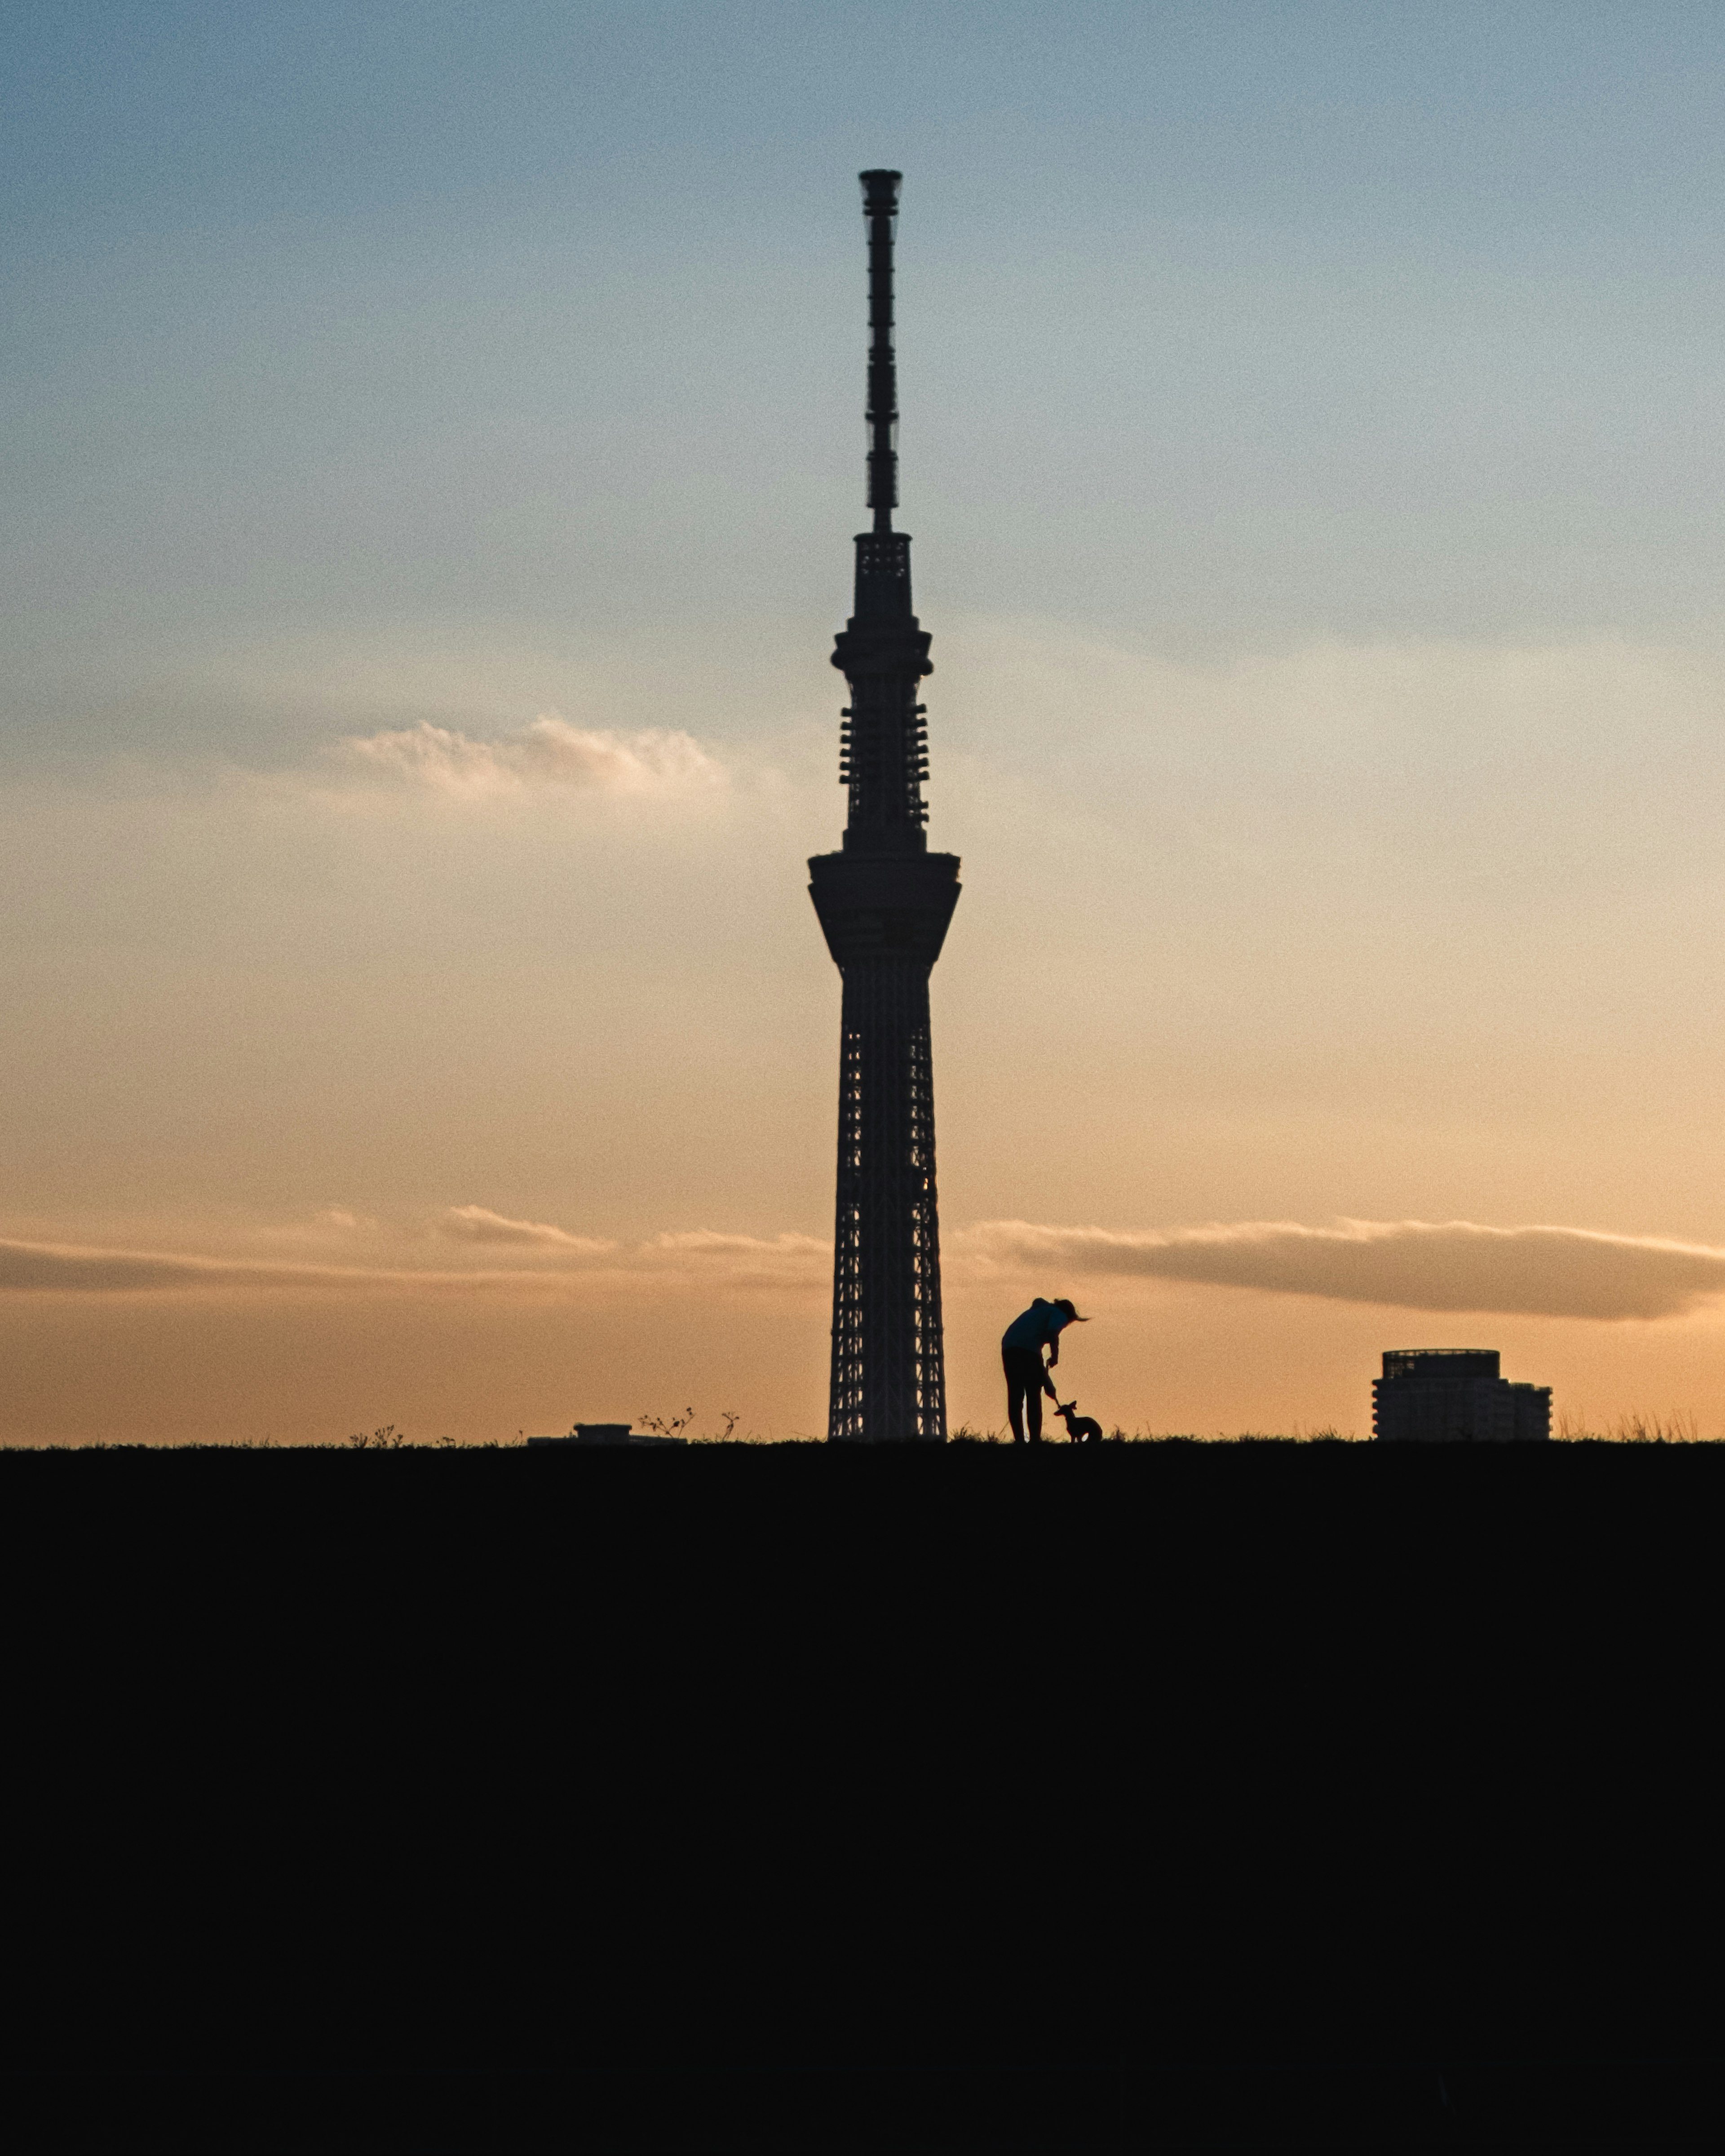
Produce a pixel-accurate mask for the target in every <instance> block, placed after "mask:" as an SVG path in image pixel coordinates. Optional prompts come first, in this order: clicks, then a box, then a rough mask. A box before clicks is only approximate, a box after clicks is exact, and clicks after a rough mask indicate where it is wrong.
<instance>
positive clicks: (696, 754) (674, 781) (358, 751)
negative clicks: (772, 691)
mask: <svg viewBox="0 0 1725 2156" xmlns="http://www.w3.org/2000/svg"><path fill="white" fill-rule="evenodd" d="M338 753H339V754H340V756H341V757H342V758H343V759H344V760H345V761H346V762H347V763H349V764H350V765H352V766H357V767H360V768H362V769H363V770H365V771H367V773H370V774H372V776H374V777H377V778H383V779H390V780H394V781H396V782H398V783H400V784H402V785H404V786H407V787H409V788H413V789H415V790H417V791H419V792H422V793H434V794H438V795H440V796H442V797H443V798H445V799H449V800H456V801H470V802H480V801H495V800H498V799H501V798H511V797H519V796H521V795H524V794H528V793H544V792H547V791H552V790H559V791H565V792H575V793H608V794H649V795H663V794H676V793H682V794H686V793H716V792H717V791H719V790H720V789H721V788H723V787H724V786H725V785H726V783H727V774H726V770H725V767H724V766H723V765H722V764H721V763H720V762H718V761H717V760H716V758H715V757H712V756H710V755H709V754H708V752H706V749H704V748H703V747H701V744H700V742H697V741H696V738H695V737H694V736H693V735H692V734H687V733H681V732H677V731H673V730H671V729H669V728H666V727H662V726H654V727H649V728H647V729H646V730H645V731H642V732H639V733H630V734H624V733H619V732H616V731H613V730H612V729H610V728H608V727H594V726H571V725H570V723H569V721H567V719H565V718H562V717H560V716H558V715H557V713H556V712H555V711H544V712H542V713H541V714H540V716H538V717H537V718H536V719H535V720H534V721H532V723H531V725H529V726H523V727H521V729H520V730H519V731H517V732H516V733H513V734H506V735H502V736H501V737H497V738H495V739H494V740H490V741H481V740H475V738H474V737H472V736H471V735H469V734H464V733H461V732H459V731H457V730H456V729H455V728H454V727H452V726H434V725H433V724H432V722H431V721H429V719H422V720H421V721H419V723H418V725H417V726H399V727H393V728H387V729H385V730H384V731H382V732H380V733H375V734H349V735H347V737H344V739H343V740H342V742H341V744H340V747H339V750H338Z"/></svg>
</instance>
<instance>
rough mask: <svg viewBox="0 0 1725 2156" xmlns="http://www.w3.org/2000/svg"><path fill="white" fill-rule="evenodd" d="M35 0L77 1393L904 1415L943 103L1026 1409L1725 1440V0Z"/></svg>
mask: <svg viewBox="0 0 1725 2156" xmlns="http://www.w3.org/2000/svg"><path fill="white" fill-rule="evenodd" d="M5 42H6V52H5V55H4V59H3V61H0V67H3V69H4V97H5V112H4V119H5V124H4V126H3V128H0V160H3V164H4V181H5V189H6V195H7V198H8V203H9V205H10V210H11V233H10V247H9V264H8V287H9V292H8V297H9V305H8V310H7V313H8V326H7V331H6V336H5V342H4V347H3V358H0V367H3V370H4V390H5V398H6V405H7V410H8V425H7V428H6V432H5V440H6V449H5V452H4V454H5V457H6V462H7V470H6V474H5V480H6V483H5V485H4V488H3V490H0V549H3V562H0V608H3V611H4V616H5V647H6V651H7V660H6V665H5V667H4V670H3V674H0V715H3V720H0V722H3V735H0V885H3V905H4V921H5V929H4V936H3V949H0V957H3V964H4V993H5V999H6V1008H7V1023H6V1025H5V1029H4V1034H3V1045H0V1055H3V1065H0V1098H3V1100H4V1103H5V1110H4V1115H3V1117H0V1438H3V1439H4V1440H8V1441H10V1442H13V1443H22V1442H36V1441H63V1442H85V1441H90V1440H95V1439H102V1438H105V1439H121V1438H136V1437H147V1438H159V1439H171V1438H174V1437H187V1438H191V1437H197V1438H213V1437H223V1438H234V1439H239V1438H251V1439H254V1440H262V1439H264V1438H266V1437H273V1438H275V1439H276V1440H279V1441H281V1442H288V1441H290V1440H307V1439H330V1438H340V1437H342V1436H344V1435H346V1434H347V1432H348V1431H350V1430H358V1429H361V1428H370V1427H372V1426H374V1425H377V1424H384V1423H394V1424H398V1425H399V1426H401V1427H403V1428H405V1429H406V1430H407V1431H408V1434H409V1435H412V1436H415V1437H424V1438H429V1437H434V1436H437V1435H444V1434H448V1435H451V1436H454V1437H456V1438H461V1439H467V1440H480V1439H485V1438H505V1439H511V1440H512V1439H513V1438H514V1437H515V1436H516V1433H517V1431H519V1430H531V1431H552V1430H566V1429H567V1428H568V1427H569V1425H570V1424H571V1422H572V1420H573V1419H577V1418H583V1419H613V1418H616V1419H623V1418H627V1417H630V1416H634V1417H637V1418H639V1417H640V1416H642V1415H644V1414H658V1415H669V1414H672V1413H680V1412H681V1411H682V1410H683V1409H685V1408H692V1409H694V1411H695V1415H696V1428H697V1429H708V1430H710V1429H713V1428H716V1427H717V1426H718V1424H719V1422H720V1419H721V1415H722V1414H724V1413H725V1412H726V1411H727V1410H728V1411H732V1412H734V1413H735V1414H737V1417H738V1418H739V1424H738V1427H739V1430H740V1431H749V1432H752V1433H756V1434H758V1435H763V1436H779V1437H785V1436H791V1435H810V1434H817V1433H819V1432H820V1431H821V1430H823V1429H824V1413H825V1386H826V1357H827V1347H828V1342H827V1325H828V1301H829V1291H830V1289H829V1263H830V1259H829V1237H830V1233H831V1207H832V1200H833V1174H834V1132H835V1125H836V1106H837V1047H838V1022H839V980H838V977H837V975H836V973H834V969H833V968H832V965H831V962H830V961H829V958H828V957H827V955H826V952H825V949H824V945H823V943H822V940H821V937H820V934H819V929H818V927H817V925H816V922H815V920H814V914H813V911H812V909H811V907H810V906H809V900H808V897H807V895H806V890H805V885H806V880H807V877H806V870H805V866H804V864H805V862H806V859H807V857H808V856H809V855H810V854H812V853H814V852H818V851H821V850H826V849H828V848H829V847H830V846H832V845H833V844H835V843H836V840H837V834H838V833H839V829H840V828H841V825H842V822H843V814H844V796H843V795H842V793H840V791H839V787H838V784H837V783H836V776H837V748H838V729H839V706H840V705H841V703H842V702H843V701H845V689H844V683H843V681H842V680H840V678H839V675H837V674H835V673H834V671H833V670H832V669H831V667H830V666H829V664H828V655H829V652H830V650H831V648H832V636H833V633H834V630H835V629H838V628H839V626H840V625H841V624H842V622H843V619H844V617H845V613H847V612H848V610H849V578H850V552H851V550H850V536H851V534H852V533H853V532H854V531H856V530H857V529H858V528H859V526H860V523H861V522H862V521H863V520H862V508H861V504H862V494H863V483H862V455H863V427H862V397H863V348H864V336H865V326H864V325H865V311H864V250H863V227H862V219H861V217H860V208H859V199H858V194H857V188H856V182H855V174H856V172H857V171H858V169H859V168H860V167H864V166H875V165H892V166H896V167H900V168H901V169H902V171H903V172H904V173H905V176H906V177H905V190H904V207H903V214H902V217H901V224H900V250H899V252H900V262H899V269H900V280H899V284H900V305H899V344H900V361H901V402H902V404H903V408H904V415H905V416H904V423H903V429H902V434H901V452H902V457H903V480H902V490H903V503H904V506H903V512H902V516H901V521H902V523H903V525H904V526H905V527H906V529H908V530H909V531H911V532H912V533H913V534H914V535H915V538H916V603H917V610H918V613H920V615H921V617H922V623H923V625H924V626H925V627H926V628H928V629H932V632H933V635H934V646H933V657H934V660H935V665H936V672H935V674H934V675H933V677H932V680H931V681H930V682H929V683H928V685H927V702H928V706H929V718H930V729H931V761H932V768H933V778H932V784H931V786H930V788H929V799H930V803H931V811H932V815H931V832H932V839H933V843H934V844H937V845H938V846H940V847H942V848H944V849H949V850H952V851H955V852H957V853H959V854H960V855H963V864H964V865H963V882H964V896H963V900H962V901H961V903H960V906H959V909H958V912H957V919H956V921H955V923H954V926H953V928H952V933H951V935H950V937H948V940H947V947H946V952H945V955H944V957H943V958H942V962H941V964H940V966H939V968H937V972H936V974H935V978H934V990H933V1000H934V1021H935V1058H936V1060H935V1081H936V1099H937V1116H938V1132H939V1148H940V1180H941V1203H942V1225H943V1249H944V1254H945V1264H946V1275H947V1301H948V1333H947V1363H948V1370H949V1409H950V1419H951V1420H952V1423H953V1424H955V1425H956V1424H967V1423H968V1424H973V1425H975V1426H978V1427H982V1428H988V1427H993V1426H996V1425H998V1424H999V1423H1000V1422H1001V1421H1002V1419H1003V1414H1004V1404H1003V1403H1002V1401H1001V1400H1000V1399H999V1397H998V1395H999V1362H998V1341H999V1333H1000V1331H1001V1329H1002V1327H1004V1324H1005V1322H1007V1321H1008V1320H1009V1318H1010V1317H1012V1316H1013V1315H1014V1312H1016V1311H1017V1310H1019V1308H1020V1307H1022V1306H1023V1304H1024V1302H1025V1301H1027V1300H1028V1299H1029V1296H1032V1295H1034V1294H1045V1295H1060V1294H1070V1295H1071V1296H1074V1297H1075V1298H1076V1300H1077V1301H1078V1303H1079V1306H1080V1308H1081V1309H1082V1310H1084V1311H1086V1312H1087V1313H1090V1314H1091V1315H1092V1316H1093V1318H1094V1322H1092V1323H1091V1325H1090V1326H1088V1327H1086V1328H1084V1329H1083V1330H1082V1331H1081V1332H1080V1333H1079V1334H1078V1335H1077V1336H1076V1338H1075V1339H1074V1340H1073V1341H1072V1342H1071V1344H1070V1346H1069V1347H1068V1350H1067V1353H1066V1357H1065V1360H1064V1362H1063V1363H1062V1373H1063V1376H1065V1379H1066V1383H1068V1384H1069V1385H1070V1389H1071V1390H1072V1392H1075V1393H1076V1395H1077V1397H1078V1399H1079V1400H1080V1402H1081V1407H1082V1409H1083V1410H1084V1411H1086V1412H1087V1413H1091V1414H1096V1415H1097V1416H1099V1417H1100V1418H1101V1419H1102V1420H1103V1421H1104V1422H1105V1423H1107V1424H1115V1423H1119V1424H1124V1425H1125V1426H1127V1428H1129V1429H1130V1428H1140V1429H1145V1430H1158V1431H1194V1432H1198V1433H1214V1432H1217V1431H1224V1430H1225V1431H1235V1430H1276V1431H1284V1432H1291V1431H1295V1430H1312V1429H1314V1428H1320V1427H1324V1426H1330V1425H1332V1426H1334V1427H1336V1428H1337V1429H1339V1430H1342V1431H1343V1432H1353V1433H1355V1434H1358V1435H1364V1434H1366V1432H1367V1431H1368V1429H1369V1415H1370V1406H1369V1387H1370V1381H1371V1379H1372V1378H1373V1375H1374V1374H1375V1373H1376V1371H1377V1368H1378V1358H1379V1356H1380V1355H1381V1353H1382V1352H1383V1350H1384V1349H1385V1348H1386V1347H1425V1346H1430V1347H1445V1346H1481V1347H1500V1348H1501V1349H1502V1352H1503V1357H1504V1373H1505V1375H1506V1376H1507V1377H1510V1378H1527V1379H1532V1380H1534V1381H1536V1382H1538V1383H1548V1384H1551V1385H1552V1386H1553V1387H1554V1388H1555V1405H1556V1409H1557V1412H1558V1414H1559V1415H1563V1414H1566V1413H1567V1414H1568V1416H1569V1417H1570V1419H1571V1420H1572V1421H1574V1420H1575V1419H1584V1420H1585V1421H1586V1422H1588V1423H1589V1424H1591V1425H1592V1426H1594V1427H1596V1428H1597V1427H1599V1426H1601V1425H1602V1424H1609V1421H1610V1420H1611V1419H1612V1418H1614V1417H1615V1416H1618V1415H1621V1414H1627V1413H1630V1412H1634V1411H1637V1410H1639V1411H1640V1412H1643V1413H1648V1414H1659V1415H1661V1416H1663V1415H1666V1414H1671V1413H1681V1414H1685V1415H1689V1416H1692V1417H1693V1418H1695V1419H1696V1422H1697V1426H1698V1427H1699V1429H1700V1430H1701V1431H1702V1434H1703V1435H1716V1434H1718V1433H1719V1432H1720V1431H1722V1430H1725V159H1722V157H1721V155H1720V147H1719V115H1720V114H1721V112H1722V110H1725V16H1722V14H1721V13H1720V11H1719V10H1718V8H1717V7H1716V6H1711V5H1695V6H1687V5H1681V6H1680V5H1660V4H1657V0H1643V4H1641V5H1639V6H1637V7H1635V8H1625V7H1623V6H1621V5H1616V4H1613V5H1600V6H1590V5H1588V4H1586V0H1563V4H1550V5H1546V4H1539V0H1509V3H1508V4H1505V0H1490V4H1481V5H1477V6H1474V5H1468V4H1465V0H1446V4H1443V5H1439V4H1436V0H1432V4H1430V5H1418V4H1412V5H1397V4H1394V0H1389V3H1388V4H1386V0H1369V4H1360V5H1343V4H1336V5H1324V4H1300V0H1274V3H1273V4H1269V5H1263V6H1257V5H1253V4H1250V0H1234V4H1228V5H1223V4H1220V0H1209V4H1202V5H1199V4H1191V5H1173V6H1157V5H1154V4H1148V3H1147V0H1134V4H1129V5H1122V6H1114V5H1110V4H1097V0H1088V3H1087V0H1068V4H1066V5H1064V6H1062V7H1060V8H1053V7H1050V6H1049V5H1047V4H1046V0H1037V3H1036V4H1032V5H1019V4H1014V0H990V4H985V5H983V4H962V5H955V4H942V0H921V4H914V5H901V4H896V0H870V4H869V5H868V6H867V7H865V8H839V7H835V6H832V5H829V4H828V0H809V4H773V5H768V4H762V5H750V4H734V3H733V0H707V3H706V4H701V5H683V6H677V5H672V6H656V5H652V4H646V0H626V4H621V5H608V4H593V5H578V4H562V5H550V4H520V0H486V4H485V5H484V6H474V5H470V4H459V5H457V4H444V0H411V4H407V3H406V0H403V3H402V4H397V3H396V0H370V4H366V0H360V3H359V4H355V0H340V4H324V0H285V4H278V0H247V4H246V5H244V7H235V6H234V5H232V4H231V0H215V4H210V5H190V6H188V5H179V4H175V0H141V4H127V0H95V4H90V0H59V4H57V5H55V6H54V7H51V8H44V7H37V8H23V9H18V10H15V11H14V12H13V16H12V18H11V19H10V21H9V23H8V34H7V38H6V41H5ZM1063 1396H1064V1395H1063Z"/></svg>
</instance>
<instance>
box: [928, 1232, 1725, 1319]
mask: <svg viewBox="0 0 1725 2156" xmlns="http://www.w3.org/2000/svg"><path fill="white" fill-rule="evenodd" d="M951 1240H952V1249H953V1252H954V1255H955V1256H958V1257H960V1258H961V1259H962V1260H963V1261H966V1262H968V1264H970V1265H973V1266H976V1267H978V1268H983V1269H993V1268H996V1267H999V1268H1011V1269H1012V1270H1024V1268H1025V1267H1026V1266H1033V1267H1035V1268H1038V1269H1040V1270H1045V1271H1047V1272H1049V1273H1050V1274H1052V1273H1055V1272H1061V1273H1080V1274H1082V1273H1092V1274H1113V1275H1117V1276H1122V1277H1132V1276H1138V1277H1147V1278H1151V1279H1157V1280H1171V1281H1201V1282H1203V1283H1204V1284H1206V1285H1209V1286H1219V1287H1249V1288H1265V1289H1268V1290H1270V1291H1272V1292H1274V1293H1277V1294H1282V1295H1312V1296H1326V1297H1328V1298H1330V1299H1332V1300H1333V1301H1343V1302H1365V1303H1386V1304H1390V1305H1393V1306H1397V1307H1399V1308H1401V1309H1404V1310H1442V1311H1479V1312H1502V1313H1504V1314H1506V1315H1523V1316H1531V1317H1592V1318H1628V1317H1640V1318H1653V1317H1680V1316H1681V1315H1682V1314H1683V1313H1684V1312H1687V1311H1690V1310H1692V1309H1694V1308H1695V1307H1696V1306H1697V1305H1698V1304H1699V1303H1702V1302H1703V1301H1707V1299H1708V1298H1709V1297H1711V1296H1718V1295H1722V1294H1725V1250H1712V1249H1709V1248H1707V1246H1705V1245H1697V1244H1690V1243H1678V1242H1668V1241H1665V1240H1660V1239H1658V1238H1656V1237H1652V1236H1632V1235H1599V1234H1596V1233H1594V1231H1593V1230H1591V1229H1585V1228H1542V1227H1532V1228H1484V1227H1481V1226H1479V1225H1477V1224H1476V1223H1475V1222H1473V1221H1471V1220H1450V1221H1442V1222H1430V1221H1425V1220H1342V1221H1338V1222H1337V1223H1336V1224H1335V1225H1333V1226H1332V1227H1327V1228H1308V1227H1303V1226H1301V1225H1300V1224H1297V1223H1296V1222H1292V1221H1282V1220H1252V1221H1245V1222H1240V1223H1238V1224H1234V1225H1229V1226H1212V1227H1202V1228H1180V1229H1169V1230H1168V1231H1166V1232H1161V1231H1153V1230H1146V1231H1144V1232H1142V1233H1133V1234H1114V1233H1111V1232H1110V1231H1108V1230H1106V1229H1101V1228H1058V1227H1042V1226H1038V1225H1036V1224H1034V1223H1032V1222H1030V1221H1027V1220H990V1221H984V1222H983V1223H981V1224H978V1226H976V1227H973V1228H969V1229H964V1230H962V1231H961V1232H960V1233H959V1234H958V1235H956V1236H954V1237H953V1238H952V1239H951Z"/></svg>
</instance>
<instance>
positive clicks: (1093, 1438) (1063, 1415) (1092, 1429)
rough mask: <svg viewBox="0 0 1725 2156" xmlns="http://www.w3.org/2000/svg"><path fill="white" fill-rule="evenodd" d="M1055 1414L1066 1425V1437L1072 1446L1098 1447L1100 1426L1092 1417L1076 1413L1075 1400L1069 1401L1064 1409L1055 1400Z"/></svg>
mask: <svg viewBox="0 0 1725 2156" xmlns="http://www.w3.org/2000/svg"><path fill="white" fill-rule="evenodd" d="M1055 1414H1057V1415H1058V1416H1059V1417H1060V1420H1061V1421H1062V1422H1063V1423H1065V1425H1066V1435H1067V1436H1068V1437H1070V1439H1071V1440H1072V1442H1073V1443H1074V1445H1100V1444H1101V1440H1102V1425H1101V1423H1099V1422H1098V1421H1097V1420H1096V1418H1095V1417H1094V1416H1093V1415H1081V1414H1079V1412H1078V1403H1077V1401H1076V1400H1069V1401H1068V1402H1067V1403H1066V1404H1065V1407H1062V1406H1061V1405H1060V1402H1059V1401H1058V1400H1056V1401H1055Z"/></svg>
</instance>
